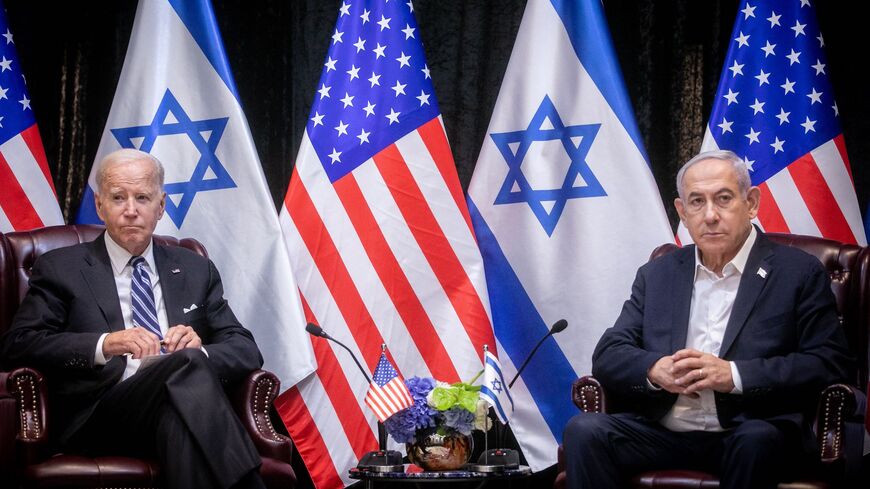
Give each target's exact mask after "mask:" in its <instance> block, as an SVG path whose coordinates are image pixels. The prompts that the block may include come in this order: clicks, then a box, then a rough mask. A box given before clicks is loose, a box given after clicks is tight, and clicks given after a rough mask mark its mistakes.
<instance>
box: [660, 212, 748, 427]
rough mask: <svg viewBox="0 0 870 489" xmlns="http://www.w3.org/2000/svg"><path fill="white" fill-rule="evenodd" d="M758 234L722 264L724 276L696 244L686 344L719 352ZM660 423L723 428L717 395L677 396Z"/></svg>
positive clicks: (736, 377)
mask: <svg viewBox="0 0 870 489" xmlns="http://www.w3.org/2000/svg"><path fill="white" fill-rule="evenodd" d="M757 236H758V233H757V232H756V230H755V227H754V226H753V227H752V228H751V231H750V232H749V236H748V237H747V238H746V241H745V242H744V243H743V246H742V247H741V248H740V251H738V252H737V255H735V256H734V258H733V259H732V260H731V261H729V262H728V263H726V264H725V266H724V267H723V268H722V276H721V277H720V276H718V275H716V273H714V272H713V271H711V270H710V269H708V268H707V267H705V266H704V264H703V263H701V257H700V255H699V253H698V248H697V247H696V248H695V282H694V287H693V288H692V305H691V309H690V312H689V330H688V332H687V334H686V348H692V349H695V350H698V351H701V352H704V353H709V354H711V355H716V356H719V350H720V349H721V348H722V339H723V338H724V336H725V328H726V327H727V326H728V319H729V318H730V317H731V311H732V310H733V309H734V299H736V298H737V289H738V287H739V286H740V277H741V276H743V273H744V271H745V270H744V269H745V268H746V261H747V260H748V259H749V251H750V250H752V246H753V245H754V244H755V239H756V237H757ZM729 363H730V364H731V377H732V379H733V381H734V389H733V390H732V391H731V393H732V394H741V393H742V392H743V383H742V382H741V379H740V372H738V370H737V366H736V365H735V364H734V362H729ZM661 423H662V425H663V426H664V427H665V428H668V429H669V430H672V431H723V428H722V425H720V424H719V418H718V417H717V415H716V399H715V397H714V393H713V391H712V390H709V389H707V390H702V391H700V392H698V397H690V396H685V395H680V396H678V397H677V401H676V402H675V403H674V405H673V406H672V407H671V410H670V411H668V413H667V414H666V415H665V416H664V417H663V418H662V420H661Z"/></svg>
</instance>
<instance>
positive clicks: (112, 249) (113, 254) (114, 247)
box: [105, 233, 157, 275]
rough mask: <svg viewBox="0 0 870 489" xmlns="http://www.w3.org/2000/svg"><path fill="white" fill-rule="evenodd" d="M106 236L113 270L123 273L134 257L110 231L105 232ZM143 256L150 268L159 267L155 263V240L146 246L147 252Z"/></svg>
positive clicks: (117, 273)
mask: <svg viewBox="0 0 870 489" xmlns="http://www.w3.org/2000/svg"><path fill="white" fill-rule="evenodd" d="M105 237H106V239H105V241H106V251H107V252H108V253H109V261H111V262H112V271H113V272H115V275H121V274H122V273H123V272H124V268H126V267H127V265H129V264H130V258H133V255H131V254H130V252H129V251H127V250H125V249H124V248H122V247H121V245H119V244H118V243H116V242H115V240H113V239H112V237H111V236H109V233H105ZM141 256H142V257H143V258H145V263H147V264H148V268H149V269H150V270H151V271H152V272H153V271H154V270H157V267H156V266H155V265H154V240H151V241H150V242H149V243H148V247H147V248H145V252H144V253H142V255H141Z"/></svg>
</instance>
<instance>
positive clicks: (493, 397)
mask: <svg viewBox="0 0 870 489" xmlns="http://www.w3.org/2000/svg"><path fill="white" fill-rule="evenodd" d="M505 387H507V385H505ZM480 393H481V394H483V395H484V396H486V397H487V398H489V400H490V405H492V407H493V408H494V409H495V410H496V411H497V413H496V415H498V419H499V420H501V422H502V423H507V419H508V417H507V416H506V415H505V412H504V409H503V408H502V407H501V403H500V402H499V401H498V394H496V393H495V392H493V391H492V390H490V388H489V387H487V386H485V385H482V386H480Z"/></svg>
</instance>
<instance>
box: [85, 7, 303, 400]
mask: <svg viewBox="0 0 870 489" xmlns="http://www.w3.org/2000/svg"><path fill="white" fill-rule="evenodd" d="M119 148H135V149H140V150H142V151H146V152H148V153H151V154H153V155H154V156H156V157H157V158H158V159H159V160H160V161H161V162H163V165H164V167H165V171H166V185H165V190H166V193H167V202H166V213H165V214H164V216H163V219H161V220H160V222H159V223H158V225H157V230H156V233H157V234H167V235H173V236H178V237H192V238H196V239H198V240H199V241H201V242H202V243H203V244H204V245H205V247H206V249H207V250H208V253H209V255H210V257H211V259H212V260H213V261H214V262H215V264H216V266H217V267H218V269H219V270H220V272H221V277H222V279H223V285H224V288H225V293H226V297H227V299H228V301H229V303H230V306H231V307H232V308H233V311H234V312H235V314H236V316H237V317H238V318H239V320H240V321H241V323H242V324H243V325H244V326H245V327H247V328H248V329H249V330H251V332H252V333H253V334H254V336H255V338H256V340H257V345H258V346H259V347H260V350H261V352H262V353H263V357H264V358H265V367H264V368H266V369H268V370H271V371H272V372H274V373H275V374H276V375H278V376H279V378H280V379H281V380H282V383H283V386H284V387H285V388H289V387H291V386H293V384H295V383H296V382H298V381H299V380H300V379H302V378H303V377H305V376H306V375H308V374H309V373H311V372H313V371H314V368H315V366H314V365H315V364H314V356H313V352H312V351H311V342H310V341H309V339H308V338H307V336H306V333H305V329H304V326H305V321H304V316H303V313H302V307H301V303H300V299H299V294H298V289H297V287H296V283H295V281H294V279H293V274H292V273H291V270H290V261H289V258H288V256H287V252H286V251H285V247H284V242H283V237H282V233H281V229H280V227H279V225H278V215H277V212H276V210H275V204H274V203H273V202H272V199H271V196H270V195H269V192H268V189H267V187H266V179H265V177H264V175H263V170H262V168H261V166H260V160H259V158H258V157H257V152H256V149H255V148H254V143H253V140H252V139H251V133H250V130H249V129H248V123H247V121H246V120H245V115H244V113H243V112H242V109H241V106H240V105H239V97H238V93H237V91H236V87H235V84H234V82H233V77H232V74H231V72H230V67H229V63H228V62H227V58H226V54H225V53H224V48H223V43H222V41H221V36H220V32H219V31H218V27H217V22H216V21H215V17H214V13H213V12H212V8H211V4H210V2H209V1H208V0H142V1H140V2H139V7H138V9H137V11H136V20H135V22H134V24H133V33H132V36H131V38H130V44H129V46H128V48H127V57H126V60H125V61H124V67H123V70H122V71H121V79H120V81H119V82H118V88H117V90H116V91H115V99H114V101H113V102H112V109H111V111H110V112H109V119H108V121H107V123H106V128H105V130H104V132H103V137H102V139H101V141H100V147H99V150H98V151H97V156H96V160H95V162H97V163H98V162H99V161H100V160H102V158H103V157H104V156H105V155H107V154H108V153H110V152H112V151H114V150H116V149H119ZM95 166H96V165H95ZM94 189H96V183H95V172H94V170H93V169H92V170H91V175H90V178H89V179H88V188H87V189H86V191H85V195H84V198H83V200H82V205H81V208H80V210H79V214H78V217H77V222H79V223H100V222H101V221H100V219H99V217H97V213H96V209H95V207H94Z"/></svg>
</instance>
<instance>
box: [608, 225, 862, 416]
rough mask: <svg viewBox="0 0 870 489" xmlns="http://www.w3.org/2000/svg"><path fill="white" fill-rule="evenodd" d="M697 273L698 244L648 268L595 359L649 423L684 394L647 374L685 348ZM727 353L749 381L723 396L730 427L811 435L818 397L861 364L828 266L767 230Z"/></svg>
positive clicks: (750, 266)
mask: <svg viewBox="0 0 870 489" xmlns="http://www.w3.org/2000/svg"><path fill="white" fill-rule="evenodd" d="M760 270H763V271H761V272H760ZM694 276H695V246H694V245H692V246H686V247H684V248H682V249H679V250H677V251H675V252H673V253H670V254H668V255H665V256H662V257H660V258H657V259H655V260H653V261H651V262H649V263H647V264H645V265H644V266H642V267H641V268H640V269H639V270H638V272H637V277H636V278H635V281H634V284H633V286H632V291H631V297H630V298H629V299H628V300H627V301H626V302H625V304H624V305H623V308H622V312H621V314H620V316H619V318H618V319H617V320H616V324H615V325H614V326H613V327H612V328H609V329H607V330H606V331H605V332H604V334H603V336H602V337H601V339H600V341H599V342H598V345H597V347H596V348H595V352H594V353H593V356H592V373H593V375H594V376H595V377H596V378H597V379H599V380H600V381H601V382H602V384H603V385H604V386H605V388H606V389H607V391H608V395H612V396H615V398H616V401H617V403H618V404H619V405H622V406H631V411H633V412H635V413H637V414H639V415H641V416H642V417H645V418H647V419H650V420H658V419H660V418H661V417H662V416H664V415H665V414H666V413H667V412H668V410H669V409H670V408H671V406H672V405H673V403H674V402H675V401H676V398H677V395H676V394H671V393H668V392H666V391H664V390H660V391H657V390H652V389H650V388H649V385H648V383H647V372H648V371H649V369H650V368H652V366H653V364H655V362H656V361H658V360H659V359H660V358H661V357H663V356H665V355H670V354H673V353H674V352H676V351H678V350H680V349H683V348H685V347H686V335H687V331H688V323H689V308H690V306H691V301H692V288H693V283H694ZM719 356H720V357H721V358H723V359H726V360H729V361H733V362H734V363H735V364H736V366H737V370H738V371H739V373H740V377H741V379H742V382H743V394H724V393H718V392H717V393H715V398H716V409H717V413H718V417H719V422H720V424H721V425H722V426H723V427H725V428H728V427H733V426H734V425H736V424H737V423H740V422H741V421H743V420H746V419H767V420H785V421H787V422H791V423H797V424H799V425H803V428H804V430H805V433H806V432H807V431H806V429H807V428H808V423H804V419H805V417H806V414H807V413H811V412H812V410H813V409H814V408H815V403H816V402H817V400H818V395H819V394H820V393H821V391H822V390H823V389H824V388H825V387H826V386H828V385H830V384H834V383H838V382H849V381H850V379H852V375H851V373H852V368H853V360H852V354H851V353H850V351H849V348H848V346H847V343H846V337H845V334H844V332H843V328H842V326H841V325H840V322H839V319H838V316H837V310H836V304H835V302H834V295H833V293H832V292H831V283H830V277H829V276H828V274H827V273H826V272H825V270H824V268H823V267H822V265H821V263H820V262H819V261H818V260H817V259H816V258H815V257H813V256H812V255H809V254H807V253H805V252H803V251H801V250H799V249H797V248H792V247H788V246H782V245H778V244H775V243H772V242H771V241H769V240H768V239H766V238H765V236H764V234H763V233H760V232H759V234H758V238H757V240H756V242H755V245H754V246H753V248H752V250H751V251H750V253H749V258H748V260H747V262H746V268H745V269H744V271H743V275H742V277H741V278H740V285H739V288H738V291H737V297H736V299H735V303H734V308H733V310H732V313H731V317H730V319H729V321H728V325H727V326H726V329H725V336H724V338H723V341H722V348H721V351H720V352H719Z"/></svg>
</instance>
